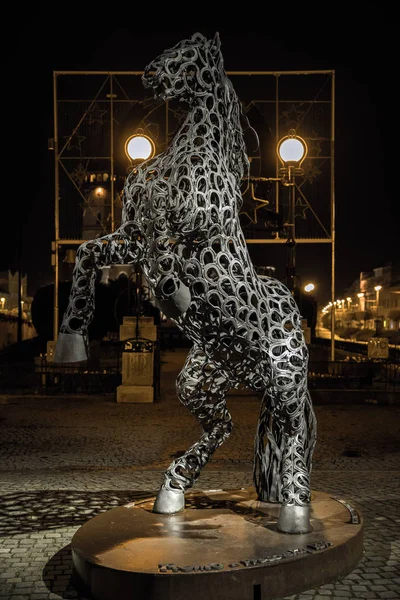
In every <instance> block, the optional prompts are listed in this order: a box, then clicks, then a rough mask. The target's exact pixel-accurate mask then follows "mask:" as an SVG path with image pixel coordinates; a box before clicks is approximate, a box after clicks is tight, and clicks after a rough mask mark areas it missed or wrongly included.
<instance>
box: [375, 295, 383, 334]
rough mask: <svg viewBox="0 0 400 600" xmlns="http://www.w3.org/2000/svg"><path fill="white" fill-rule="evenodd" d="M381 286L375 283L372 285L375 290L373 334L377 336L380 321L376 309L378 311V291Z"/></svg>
mask: <svg viewBox="0 0 400 600" xmlns="http://www.w3.org/2000/svg"><path fill="white" fill-rule="evenodd" d="M381 289H382V286H381V285H376V286H375V287H374V290H375V304H376V317H375V336H376V337H379V329H380V327H379V325H380V321H379V318H378V311H379V292H380V291H381Z"/></svg>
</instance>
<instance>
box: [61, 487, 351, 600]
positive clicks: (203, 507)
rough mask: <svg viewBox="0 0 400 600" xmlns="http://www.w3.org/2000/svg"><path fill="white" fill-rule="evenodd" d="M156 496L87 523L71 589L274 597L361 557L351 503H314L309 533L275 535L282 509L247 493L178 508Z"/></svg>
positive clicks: (121, 594)
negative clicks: (157, 504)
mask: <svg viewBox="0 0 400 600" xmlns="http://www.w3.org/2000/svg"><path fill="white" fill-rule="evenodd" d="M154 499H155V498H149V499H148V500H144V501H141V502H139V503H132V504H127V505H124V506H120V507H117V508H113V509H111V510H109V511H107V512H104V513H101V514H99V515H98V516H96V517H94V518H93V519H90V520H89V521H88V522H87V523H85V524H84V525H83V526H82V527H81V528H80V529H78V531H77V532H76V533H75V535H74V537H73V539H72V542H71V547H72V560H73V576H74V580H75V583H76V585H77V587H79V588H83V590H84V591H85V592H86V593H89V594H90V595H91V597H92V598H93V599H94V600H127V599H128V598H129V600H142V599H143V600H156V599H161V598H162V599H163V600H188V599H190V600H200V599H204V598H210V599H213V598H218V599H221V598H226V599H227V600H228V599H229V600H271V599H273V598H278V597H282V596H286V595H290V594H296V593H299V592H301V591H304V590H307V589H310V588H312V587H316V586H319V585H322V584H324V583H328V582H329V581H333V580H334V579H336V578H337V577H339V576H342V575H344V574H346V573H348V572H349V571H351V570H352V569H353V568H354V567H355V566H356V564H357V563H358V561H359V560H360V558H361V556H362V553H363V521H362V517H361V515H360V513H359V512H358V511H357V510H356V509H355V508H354V507H353V506H351V505H350V504H349V503H348V502H346V501H344V500H342V499H339V498H335V497H332V496H330V495H328V494H325V493H323V492H313V494H312V498H311V525H312V531H311V532H309V533H306V534H298V535H291V534H284V533H280V532H279V531H278V530H277V520H278V515H279V504H271V503H266V502H260V501H258V500H257V497H256V493H255V491H254V490H253V488H248V489H239V490H226V491H224V490H206V491H191V492H189V493H187V494H186V507H185V510H184V512H181V513H179V514H176V515H162V514H157V513H153V512H152V507H153V504H154Z"/></svg>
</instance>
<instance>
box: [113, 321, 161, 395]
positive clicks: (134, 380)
mask: <svg viewBox="0 0 400 600" xmlns="http://www.w3.org/2000/svg"><path fill="white" fill-rule="evenodd" d="M136 329H137V322H136V317H124V319H123V323H122V325H120V329H119V337H120V340H121V341H124V340H129V339H132V338H134V339H136V333H137V331H136ZM138 337H139V338H141V339H145V340H149V341H150V342H155V341H156V340H157V326H156V325H154V320H153V318H152V317H139V336H138ZM129 346H130V343H129V342H127V343H126V344H125V348H124V351H123V352H122V383H121V385H120V386H118V388H117V402H154V344H153V345H152V348H151V350H152V351H151V352H149V351H146V350H145V349H144V351H140V352H137V351H130V348H129ZM132 346H134V344H132Z"/></svg>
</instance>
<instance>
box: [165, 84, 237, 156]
mask: <svg viewBox="0 0 400 600" xmlns="http://www.w3.org/2000/svg"><path fill="white" fill-rule="evenodd" d="M224 90H225V87H224V84H223V83H218V84H217V85H216V86H215V88H214V90H213V92H212V93H210V94H207V95H205V96H199V97H197V98H196V99H195V100H194V102H193V104H192V105H191V107H190V109H189V112H188V115H187V117H186V119H185V121H184V123H183V125H182V127H181V128H180V129H179V131H178V133H177V135H176V137H175V140H178V139H179V138H180V137H181V135H183V134H184V133H186V135H188V139H189V140H190V142H191V143H193V142H194V139H195V138H196V137H199V130H200V128H199V126H201V125H204V126H205V129H204V132H203V133H200V137H206V138H207V139H209V140H211V139H212V135H211V136H210V135H209V134H210V130H211V129H212V127H213V123H212V121H210V118H209V113H210V112H211V113H212V112H215V114H217V115H219V117H220V121H219V124H218V125H217V127H218V130H219V134H220V138H219V140H218V148H219V151H218V154H219V156H220V157H221V159H224V158H227V157H228V156H229V152H230V145H231V142H230V140H229V138H228V131H229V128H231V127H232V125H231V124H230V123H229V121H228V118H227V116H221V114H220V113H219V112H218V108H217V106H218V98H219V97H221V96H222V97H224ZM221 92H222V94H221ZM210 95H212V96H213V98H214V106H213V108H212V109H211V111H210V108H209V105H208V101H209V98H210ZM199 108H200V109H202V115H203V116H202V119H201V120H198V115H199V114H200V113H199V111H198V109H199ZM226 112H228V107H227V106H226ZM213 151H214V153H215V152H216V147H215V146H213Z"/></svg>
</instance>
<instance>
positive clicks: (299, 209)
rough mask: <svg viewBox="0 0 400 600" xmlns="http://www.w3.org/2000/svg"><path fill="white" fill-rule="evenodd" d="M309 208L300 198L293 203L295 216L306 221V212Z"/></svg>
mask: <svg viewBox="0 0 400 600" xmlns="http://www.w3.org/2000/svg"><path fill="white" fill-rule="evenodd" d="M308 208H310V207H309V206H308V204H303V203H302V200H301V198H297V200H296V202H295V209H294V210H295V216H296V217H300V218H301V219H304V220H307V215H306V210H307V209H308Z"/></svg>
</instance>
